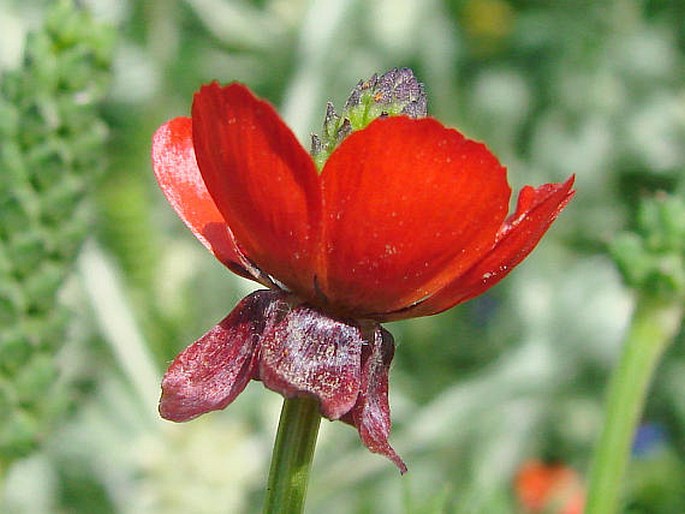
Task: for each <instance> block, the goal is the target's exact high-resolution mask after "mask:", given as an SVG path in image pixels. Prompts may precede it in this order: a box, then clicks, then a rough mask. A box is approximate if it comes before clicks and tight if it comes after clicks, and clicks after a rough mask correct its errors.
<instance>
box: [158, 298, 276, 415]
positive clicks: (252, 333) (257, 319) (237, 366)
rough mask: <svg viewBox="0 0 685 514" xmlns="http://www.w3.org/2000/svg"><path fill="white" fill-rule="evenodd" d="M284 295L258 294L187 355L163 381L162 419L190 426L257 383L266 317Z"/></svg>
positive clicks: (181, 357) (237, 307)
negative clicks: (261, 337)
mask: <svg viewBox="0 0 685 514" xmlns="http://www.w3.org/2000/svg"><path fill="white" fill-rule="evenodd" d="M279 296H283V293H280V292H274V291H264V290H262V291H257V292H255V293H252V294H251V295H249V296H247V297H246V298H244V299H243V300H242V301H241V302H240V303H239V304H238V305H237V306H236V307H235V309H233V311H231V313H230V314H229V315H228V316H226V317H225V318H224V319H223V320H222V321H221V322H220V323H219V324H218V325H216V326H215V327H214V328H212V329H211V330H210V331H209V332H207V333H206V334H205V335H203V336H202V337H201V338H200V339H198V340H197V341H195V342H194V343H193V344H191V345H190V346H188V348H186V349H185V350H183V351H182V352H181V353H180V354H179V355H178V356H177V357H176V359H174V361H173V362H172V363H171V365H170V366H169V369H168V370H167V372H166V374H165V375H164V378H163V379H162V398H161V399H160V402H159V413H160V414H161V415H162V417H163V418H165V419H168V420H171V421H188V420H190V419H193V418H195V417H197V416H199V415H200V414H204V413H205V412H209V411H213V410H219V409H223V408H224V407H226V406H227V405H228V404H229V403H231V402H232V401H233V400H234V399H235V398H236V396H238V395H239V394H240V393H241V392H242V390H243V389H245V386H246V385H247V383H248V382H249V381H250V379H251V378H252V377H253V375H254V372H255V367H256V365H257V362H256V355H257V352H256V349H257V346H258V344H259V336H260V335H261V333H262V332H263V330H264V324H265V311H266V309H267V308H268V307H269V306H270V305H271V304H272V303H273V302H274V300H276V298H277V297H279Z"/></svg>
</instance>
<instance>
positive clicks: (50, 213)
mask: <svg viewBox="0 0 685 514" xmlns="http://www.w3.org/2000/svg"><path fill="white" fill-rule="evenodd" d="M111 54H112V33H111V31H110V30H109V29H106V28H103V27H101V26H99V25H98V24H96V23H94V22H93V20H92V19H91V18H90V17H89V16H88V15H87V14H85V13H83V12H81V11H79V10H78V9H76V8H75V7H74V6H73V5H72V3H71V2H68V1H64V2H59V3H58V4H57V5H55V6H54V7H53V8H52V10H51V12H50V13H49V15H48V16H47V18H46V20H45V24H44V26H43V28H42V29H41V30H39V31H37V32H35V33H33V34H30V36H29V37H28V39H27V41H26V46H25V58H24V61H23V64H22V65H21V67H20V68H18V69H16V70H13V71H10V72H8V73H6V74H5V75H3V77H2V83H1V86H0V120H1V121H0V141H2V146H1V147H0V173H2V180H0V211H1V212H2V213H3V214H2V216H0V404H1V405H2V412H3V416H2V417H0V460H5V461H9V460H12V459H14V458H17V457H20V456H24V455H26V454H28V453H29V452H30V451H31V450H33V449H34V448H35V447H36V445H37V444H39V442H40V440H41V439H42V438H44V437H45V436H46V435H47V433H48V431H49V430H50V423H51V422H52V421H53V420H54V419H56V418H57V417H58V416H59V415H60V414H62V413H63V412H64V410H65V408H66V405H67V403H68V401H67V395H66V392H65V391H55V387H56V385H57V384H58V375H59V370H58V365H57V363H56V360H55V356H56V353H57V352H58V351H59V349H60V347H61V346H62V345H63V344H64V341H65V339H66V338H67V337H68V333H67V325H68V324H67V321H68V315H67V313H65V312H64V310H63V308H62V307H61V306H60V303H59V299H58V293H59V290H60V286H61V285H62V284H63V282H64V280H65V278H66V277H67V275H68V274H69V272H70V271H71V269H72V266H73V264H74V261H75V258H76V255H77V252H78V250H79V247H80V246H81V243H82V242H83V241H84V239H85V237H86V236H87V234H88V229H89V227H90V226H91V224H92V221H93V220H92V212H93V211H92V205H91V203H90V202H89V201H88V198H87V194H88V192H89V191H90V190H91V189H92V186H93V185H94V181H95V180H96V179H97V177H98V176H99V174H100V172H101V170H102V168H103V147H104V142H105V138H106V135H107V130H106V127H105V125H104V124H103V122H102V121H101V120H100V118H99V115H98V105H99V104H100V102H101V101H102V100H103V98H104V94H105V91H106V88H107V84H108V82H109V75H110V62H111Z"/></svg>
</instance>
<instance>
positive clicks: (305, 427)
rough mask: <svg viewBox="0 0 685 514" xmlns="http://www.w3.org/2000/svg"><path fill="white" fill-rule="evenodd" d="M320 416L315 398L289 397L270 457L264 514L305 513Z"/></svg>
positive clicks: (284, 406)
mask: <svg viewBox="0 0 685 514" xmlns="http://www.w3.org/2000/svg"><path fill="white" fill-rule="evenodd" d="M320 423H321V414H320V412H319V405H318V402H317V401H316V400H315V399H314V398H309V397H300V398H286V399H285V400H284V401H283V407H282V408H281V417H280V420H279V422H278V433H277V434H276V442H275V444H274V450H273V454H272V457H271V468H270V469H269V481H268V483H267V489H266V499H265V501H264V511H263V512H264V514H298V513H301V512H303V511H304V502H305V498H306V495H307V485H308V484H309V472H310V470H311V467H312V459H313V458H314V448H315V446H316V438H317V436H318V434H319V425H320Z"/></svg>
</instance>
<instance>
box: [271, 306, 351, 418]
mask: <svg viewBox="0 0 685 514" xmlns="http://www.w3.org/2000/svg"><path fill="white" fill-rule="evenodd" d="M362 343H363V336H362V332H361V329H360V328H359V327H358V326H357V325H356V324H351V323H346V322H344V321H341V320H338V319H333V318H330V317H329V316H327V315H325V314H322V313H320V312H319V311H316V310H314V309H312V308H311V307H308V306H306V305H299V306H297V307H295V308H293V309H292V310H290V311H289V312H288V313H287V314H286V315H285V316H284V317H283V318H282V319H281V320H279V321H277V322H275V323H271V322H270V323H268V325H267V328H266V330H265V332H264V335H263V337H262V342H261V355H260V358H259V379H260V380H262V381H263V382H264V385H265V386H266V387H268V388H269V389H272V390H274V391H276V392H279V393H281V394H282V395H283V396H285V397H288V398H291V397H294V396H304V395H310V396H313V397H315V398H317V399H318V400H319V404H320V409H321V414H322V415H323V416H325V417H326V418H328V419H331V420H335V419H339V418H340V417H341V416H343V415H344V414H345V413H347V412H348V411H349V410H350V409H351V408H352V407H353V406H354V404H355V402H356V401H357V397H358V396H359V384H360V369H361V354H362Z"/></svg>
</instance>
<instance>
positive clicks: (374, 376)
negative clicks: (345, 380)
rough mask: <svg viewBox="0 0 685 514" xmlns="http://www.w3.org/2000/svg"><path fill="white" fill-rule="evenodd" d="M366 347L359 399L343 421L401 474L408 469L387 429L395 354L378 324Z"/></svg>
mask: <svg viewBox="0 0 685 514" xmlns="http://www.w3.org/2000/svg"><path fill="white" fill-rule="evenodd" d="M367 337H368V344H365V345H364V346H363V348H362V369H361V385H360V389H359V398H357V403H356V404H355V406H354V407H353V408H352V410H351V411H350V412H349V413H348V414H346V415H345V417H344V418H343V421H346V422H347V423H350V424H351V425H354V426H355V427H357V430H358V432H359V437H360V438H361V440H362V442H363V443H364V444H365V445H366V447H367V448H368V449H369V450H371V451H372V452H373V453H379V454H381V455H384V456H386V457H387V458H388V459H390V460H391V461H393V462H394V463H395V465H396V466H397V467H398V468H399V470H400V473H402V474H404V473H406V472H407V466H406V464H405V463H404V461H403V460H402V459H401V458H400V456H399V455H397V453H396V452H395V450H393V448H392V446H390V443H388V436H389V435H390V428H391V426H392V422H391V421H390V404H389V402H388V373H389V371H390V363H391V362H392V358H393V355H394V354H395V344H394V341H393V338H392V334H390V332H388V331H387V330H385V329H384V328H382V327H381V326H380V325H376V326H375V327H374V330H373V333H372V334H370V333H369V334H368V336H367Z"/></svg>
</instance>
